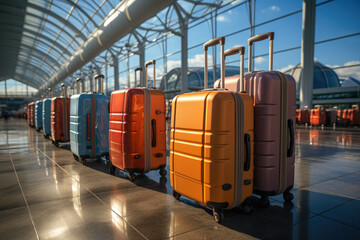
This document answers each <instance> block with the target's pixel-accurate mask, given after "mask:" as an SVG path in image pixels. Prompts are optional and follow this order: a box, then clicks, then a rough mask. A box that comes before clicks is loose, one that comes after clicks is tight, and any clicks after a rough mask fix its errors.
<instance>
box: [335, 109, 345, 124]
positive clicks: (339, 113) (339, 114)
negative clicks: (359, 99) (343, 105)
mask: <svg viewBox="0 0 360 240" xmlns="http://www.w3.org/2000/svg"><path fill="white" fill-rule="evenodd" d="M336 124H337V125H338V126H343V125H344V119H343V111H342V110H337V114H336Z"/></svg>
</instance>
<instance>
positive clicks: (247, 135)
mask: <svg viewBox="0 0 360 240" xmlns="http://www.w3.org/2000/svg"><path fill="white" fill-rule="evenodd" d="M216 44H221V81H222V83H223V81H224V76H225V72H224V69H225V65H224V60H225V55H232V54H235V53H238V52H240V53H241V56H242V58H243V54H244V48H243V47H242V48H237V49H230V50H228V51H227V52H226V54H224V44H225V38H223V37H222V38H216V39H212V40H210V41H208V42H207V43H205V44H204V50H205V70H204V73H205V75H204V76H205V81H204V86H205V90H204V91H201V92H195V93H187V94H182V95H177V96H176V97H175V98H174V99H173V102H172V118H171V133H170V136H171V141H170V180H171V186H172V187H173V196H174V197H175V198H177V199H179V198H180V196H181V195H184V196H186V197H188V198H190V199H193V200H195V201H196V202H199V203H201V204H203V205H205V206H207V207H209V208H212V209H213V216H214V219H215V221H216V222H220V221H222V219H223V213H222V209H231V208H234V207H238V206H240V205H241V206H242V208H243V210H244V212H245V213H247V214H248V213H251V211H252V206H251V203H250V198H249V197H250V196H251V195H252V191H253V139H254V137H253V127H254V125H253V124H254V119H253V116H254V115H253V106H252V99H251V97H250V96H249V95H247V94H243V93H236V92H230V91H227V90H226V89H224V87H223V85H222V88H221V89H206V88H207V82H208V69H207V51H208V47H209V46H214V45H216ZM243 69H244V68H243V67H242V68H241V72H243ZM241 82H243V80H242V79H241Z"/></svg>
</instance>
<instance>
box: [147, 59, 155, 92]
mask: <svg viewBox="0 0 360 240" xmlns="http://www.w3.org/2000/svg"><path fill="white" fill-rule="evenodd" d="M150 65H154V71H153V73H154V86H153V87H154V88H156V73H155V70H156V61H155V60H150V61H147V62H146V63H145V87H146V88H147V87H148V74H147V72H148V66H150Z"/></svg>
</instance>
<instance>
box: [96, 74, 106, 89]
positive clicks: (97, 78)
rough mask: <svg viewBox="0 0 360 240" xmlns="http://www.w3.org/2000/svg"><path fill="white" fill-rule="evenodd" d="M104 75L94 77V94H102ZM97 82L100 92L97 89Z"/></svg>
mask: <svg viewBox="0 0 360 240" xmlns="http://www.w3.org/2000/svg"><path fill="white" fill-rule="evenodd" d="M104 78H105V77H104V75H102V74H97V75H95V77H94V79H95V92H99V93H104V92H103V89H104ZM97 81H100V91H99V89H98V87H99V82H97Z"/></svg>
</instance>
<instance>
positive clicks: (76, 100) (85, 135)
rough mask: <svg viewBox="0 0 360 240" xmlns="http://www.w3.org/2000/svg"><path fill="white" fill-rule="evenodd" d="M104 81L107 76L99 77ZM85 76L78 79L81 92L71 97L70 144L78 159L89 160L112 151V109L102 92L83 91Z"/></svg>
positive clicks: (81, 160)
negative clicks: (81, 83)
mask: <svg viewBox="0 0 360 240" xmlns="http://www.w3.org/2000/svg"><path fill="white" fill-rule="evenodd" d="M96 79H100V80H101V86H102V85H103V79H104V76H103V75H97V76H95V88H96V87H97V84H96ZM80 81H81V79H80V78H78V79H77V94H76V95H73V96H71V98H70V147H71V151H72V153H73V156H74V158H75V160H78V161H80V162H82V163H86V158H99V157H102V156H107V155H108V154H109V137H108V136H109V112H108V105H107V98H106V96H105V95H104V94H103V93H102V92H103V91H102V88H101V89H100V91H99V93H96V91H95V92H89V93H81V94H80V93H79V84H80Z"/></svg>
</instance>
